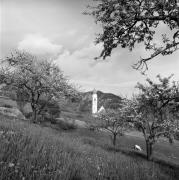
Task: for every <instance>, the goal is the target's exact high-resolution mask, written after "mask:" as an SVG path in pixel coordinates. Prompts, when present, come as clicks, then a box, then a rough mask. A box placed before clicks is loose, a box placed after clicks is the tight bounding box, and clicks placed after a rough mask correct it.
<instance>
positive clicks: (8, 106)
mask: <svg viewBox="0 0 179 180" xmlns="http://www.w3.org/2000/svg"><path fill="white" fill-rule="evenodd" d="M3 107H5V108H13V106H12V105H10V104H4V105H3Z"/></svg>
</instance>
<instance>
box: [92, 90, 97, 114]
mask: <svg viewBox="0 0 179 180" xmlns="http://www.w3.org/2000/svg"><path fill="white" fill-rule="evenodd" d="M97 112H98V97H97V91H96V90H95V89H94V90H93V95H92V114H96V113H97Z"/></svg>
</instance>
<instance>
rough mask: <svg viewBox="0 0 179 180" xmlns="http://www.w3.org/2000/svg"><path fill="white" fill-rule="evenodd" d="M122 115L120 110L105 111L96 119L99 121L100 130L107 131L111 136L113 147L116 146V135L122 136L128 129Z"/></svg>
mask: <svg viewBox="0 0 179 180" xmlns="http://www.w3.org/2000/svg"><path fill="white" fill-rule="evenodd" d="M124 115H125V114H124V112H123V109H122V108H121V109H120V110H112V109H107V110H105V112H103V113H100V114H99V115H98V117H97V118H99V119H100V120H101V125H100V128H103V129H105V130H107V131H108V132H110V133H111V134H112V135H113V137H112V139H113V145H114V146H115V145H116V138H117V135H120V136H122V135H123V134H124V131H125V130H126V128H127V127H128V122H127V121H126V118H125V117H124Z"/></svg>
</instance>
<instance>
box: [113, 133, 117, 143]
mask: <svg viewBox="0 0 179 180" xmlns="http://www.w3.org/2000/svg"><path fill="white" fill-rule="evenodd" d="M116 138H117V134H116V133H114V134H113V145H114V146H116Z"/></svg>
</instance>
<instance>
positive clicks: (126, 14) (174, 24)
mask: <svg viewBox="0 0 179 180" xmlns="http://www.w3.org/2000/svg"><path fill="white" fill-rule="evenodd" d="M93 2H94V3H92V4H93V5H91V6H89V7H88V12H87V13H85V14H90V15H92V16H93V17H94V18H95V21H96V23H99V24H100V25H101V26H102V30H103V32H101V33H100V34H99V35H98V36H97V39H96V43H103V50H102V52H101V55H100V57H103V58H104V59H105V58H106V57H107V56H110V55H111V52H112V50H113V49H114V48H116V47H118V46H121V47H122V48H129V50H132V49H133V48H134V47H135V45H136V44H137V43H141V42H143V43H144V46H145V49H146V50H151V51H152V53H151V55H150V56H149V57H147V58H141V59H140V60H139V62H138V63H136V64H135V65H134V68H136V69H140V68H141V69H142V70H144V71H145V70H147V61H149V60H151V59H153V58H154V57H156V56H158V55H160V54H161V55H169V54H172V53H173V52H174V51H176V50H177V49H178V46H179V1H178V0H135V1H134V0H93ZM160 24H165V26H166V27H168V28H169V29H170V33H169V34H161V37H162V42H161V43H160V44H156V43H155V38H154V35H155V32H156V31H157V29H158V28H159V26H160ZM171 34H172V36H171Z"/></svg>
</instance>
